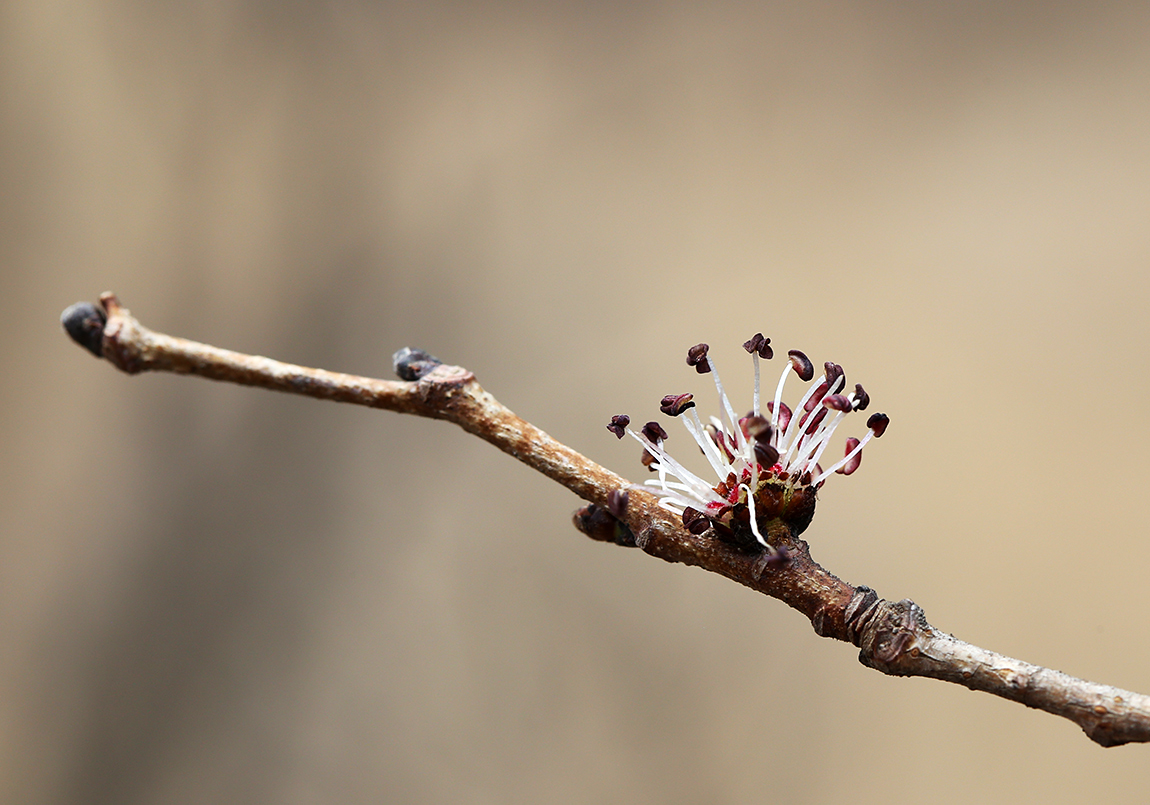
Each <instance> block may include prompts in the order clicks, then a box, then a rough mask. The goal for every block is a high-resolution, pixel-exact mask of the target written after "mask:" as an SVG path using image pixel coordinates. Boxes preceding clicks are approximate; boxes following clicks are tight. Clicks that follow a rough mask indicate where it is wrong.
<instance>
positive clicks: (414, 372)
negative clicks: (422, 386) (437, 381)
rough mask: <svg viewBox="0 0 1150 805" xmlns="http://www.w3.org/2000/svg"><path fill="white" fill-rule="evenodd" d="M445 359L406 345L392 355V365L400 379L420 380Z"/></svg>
mask: <svg viewBox="0 0 1150 805" xmlns="http://www.w3.org/2000/svg"><path fill="white" fill-rule="evenodd" d="M442 363H443V361H441V360H439V358H437V357H435V356H434V355H431V354H430V353H427V352H424V351H423V350H422V349H412V348H411V347H404V348H403V349H401V350H399V351H398V352H396V353H395V354H394V355H392V356H391V365H392V367H394V369H395V373H396V374H397V375H399V378H400V380H407V381H409V382H410V381H414V380H419V379H420V378H421V377H423V376H424V375H426V374H427V373H428V372H430V371H431V370H432V369H434V368H435V367H436V366H439V365H441V364H442Z"/></svg>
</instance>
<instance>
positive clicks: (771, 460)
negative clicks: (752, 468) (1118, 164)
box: [754, 442, 779, 467]
mask: <svg viewBox="0 0 1150 805" xmlns="http://www.w3.org/2000/svg"><path fill="white" fill-rule="evenodd" d="M754 451H755V461H757V462H759V466H761V467H773V466H775V465H776V464H778V463H779V451H778V450H776V449H775V448H774V447H771V445H769V444H767V443H766V442H755V447H754Z"/></svg>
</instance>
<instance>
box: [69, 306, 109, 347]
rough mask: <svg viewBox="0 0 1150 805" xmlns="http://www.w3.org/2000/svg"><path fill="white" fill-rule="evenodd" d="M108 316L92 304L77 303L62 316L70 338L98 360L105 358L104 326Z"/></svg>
mask: <svg viewBox="0 0 1150 805" xmlns="http://www.w3.org/2000/svg"><path fill="white" fill-rule="evenodd" d="M107 323H108V316H107V315H106V314H105V313H104V311H103V310H101V309H100V308H98V307H96V306H95V305H93V304H92V303H91V302H77V303H76V304H74V305H71V306H70V307H68V309H67V310H65V311H64V312H63V313H61V314H60V324H62V325H64V331H65V332H67V333H68V337H69V338H71V339H72V340H73V341H75V342H76V343H77V344H79V345H80V346H82V347H83V348H84V349H86V350H88V351H89V352H91V353H92V354H93V355H95V356H96V357H97V358H102V357H104V325H106V324H107Z"/></svg>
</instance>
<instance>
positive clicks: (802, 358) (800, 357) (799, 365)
mask: <svg viewBox="0 0 1150 805" xmlns="http://www.w3.org/2000/svg"><path fill="white" fill-rule="evenodd" d="M787 357H788V358H790V360H791V366H792V368H794V370H795V374H796V375H798V376H799V379H800V380H802V381H803V382H804V383H805V382H807V381H809V380H810V379H811V378H812V377H814V376H815V365H814V364H813V363H811V359H810V358H808V357H807V356H806V355H804V354H803V353H801V352H799V351H798V350H797V349H792V350H791V351H790V352H788V353H787Z"/></svg>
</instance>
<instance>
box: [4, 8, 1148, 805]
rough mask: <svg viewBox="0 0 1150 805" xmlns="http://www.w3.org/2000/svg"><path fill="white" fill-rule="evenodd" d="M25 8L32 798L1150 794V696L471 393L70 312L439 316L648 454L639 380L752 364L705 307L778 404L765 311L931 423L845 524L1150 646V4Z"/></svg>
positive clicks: (542, 419)
mask: <svg viewBox="0 0 1150 805" xmlns="http://www.w3.org/2000/svg"><path fill="white" fill-rule="evenodd" d="M0 15H2V16H0V82H2V83H0V182H2V187H3V192H2V194H0V210H2V215H0V266H2V269H0V271H3V277H4V284H3V287H4V290H5V293H6V294H7V299H8V302H7V304H6V305H5V313H4V315H3V316H2V317H0V334H2V338H3V343H4V344H5V348H4V350H3V351H2V354H0V362H2V376H3V378H4V381H5V383H4V385H5V391H4V393H3V395H2V396H0V399H2V405H3V409H2V410H3V419H2V428H3V431H2V436H0V439H2V444H0V450H2V453H3V457H2V466H3V477H4V481H3V485H2V487H0V509H2V511H3V525H0V800H2V801H4V802H20V803H73V802H76V803H78V802H84V803H153V802H165V803H202V802H234V803H330V802H340V803H359V802H364V803H367V802H405V803H406V802H412V803H439V802H475V803H488V802H489V803H507V802H523V803H528V802H530V803H536V802H590V801H596V802H628V803H631V802H660V803H676V802H681V803H698V802H707V803H741V802H825V801H831V800H837V799H839V798H846V797H851V798H852V799H853V801H856V802H898V801H930V802H934V803H949V802H965V801H969V799H970V798H972V797H973V798H976V799H978V800H979V801H987V802H1017V801H1042V802H1049V803H1059V802H1080V801H1084V800H1087V799H1089V801H1096V802H1108V803H1124V802H1130V803H1133V802H1139V803H1142V802H1145V797H1146V792H1147V790H1148V789H1150V754H1148V752H1150V749H1148V748H1147V747H1145V746H1128V747H1122V748H1116V749H1110V750H1103V749H1101V748H1099V747H1097V746H1095V745H1094V744H1092V743H1091V742H1089V741H1088V740H1087V739H1086V738H1085V737H1084V736H1083V735H1082V734H1081V733H1080V732H1079V730H1078V729H1077V728H1076V727H1074V726H1073V725H1071V724H1069V723H1068V722H1063V721H1061V720H1058V719H1055V718H1053V717H1050V716H1047V715H1044V714H1040V713H1035V712H1032V711H1029V710H1027V709H1025V708H1023V707H1020V706H1018V705H1015V704H1011V703H1007V702H1004V701H1001V700H998V699H993V698H990V697H988V696H984V695H979V694H974V693H971V692H969V691H967V690H965V689H962V688H959V687H956V686H952V685H946V684H943V683H939V682H932V681H927V680H900V679H892V678H887V677H884V676H882V675H880V674H877V673H875V672H873V671H870V670H867V669H865V668H863V667H861V666H860V665H859V664H858V663H857V661H856V659H855V651H854V650H853V649H852V648H851V647H849V646H846V645H844V644H838V643H832V642H830V641H825V640H821V639H819V638H818V637H816V636H815V635H814V633H813V632H812V630H811V628H810V625H809V624H808V623H807V622H806V621H805V620H804V619H802V618H801V617H800V616H798V615H797V614H796V613H794V612H792V611H790V610H787V609H786V608H785V607H783V606H782V605H780V604H779V603H777V602H775V601H772V600H769V599H766V598H762V597H760V596H757V595H755V594H753V593H751V592H750V591H748V590H745V589H742V588H740V587H738V586H737V585H734V584H731V583H730V582H727V581H726V580H724V579H721V578H719V577H717V576H713V575H710V574H706V573H703V572H700V571H698V570H694V569H690V568H684V567H679V566H671V565H666V564H664V563H662V562H658V561H655V560H652V559H651V558H650V557H647V556H645V555H643V554H642V553H640V552H638V551H627V550H623V549H619V548H615V547H612V546H606V545H603V544H599V543H593V542H591V541H590V540H588V539H586V538H585V537H582V536H581V535H579V534H578V533H576V532H575V531H574V530H573V529H572V528H571V526H570V521H569V518H570V513H571V512H572V511H573V510H574V509H575V508H576V507H577V506H578V505H579V501H577V500H576V499H575V498H574V497H573V496H572V495H571V494H570V493H568V492H567V491H566V490H564V489H562V488H559V487H557V486H556V485H554V484H552V483H551V482H549V481H547V480H546V479H544V478H542V477H541V476H538V475H536V474H534V473H532V472H530V471H529V470H527V469H525V468H523V467H522V466H520V465H518V464H516V463H515V462H514V461H513V460H511V459H510V458H508V457H507V456H504V455H502V454H500V453H498V452H497V451H495V450H494V449H492V448H491V447H490V446H488V445H486V444H484V443H481V442H479V441H478V440H476V439H473V438H471V437H469V436H466V435H465V434H464V433H462V432H461V431H459V430H458V429H456V428H454V427H453V426H450V425H447V424H445V423H441V422H432V421H426V420H419V419H414V418H405V417H401V416H398V415H394V414H389V413H384V412H378V411H370V410H366V409H357V408H354V407H350V406H340V405H334V404H325V403H318V402H315V401H313V400H308V399H303V398H292V397H288V396H286V395H277V394H272V393H268V392H264V391H258V390H251V389H242V388H234V387H228V386H224V385H220V384H215V383H210V382H207V381H202V380H197V379H191V378H185V377H174V376H158V375H157V376H138V377H127V376H124V375H121V374H119V373H117V372H116V371H114V370H113V369H112V368H111V367H109V366H108V365H106V364H102V363H100V362H98V361H96V360H94V359H93V358H92V357H91V356H89V355H88V354H86V353H84V352H83V351H81V350H79V349H77V348H76V347H75V346H73V345H72V344H71V343H70V342H69V341H68V340H67V339H66V338H65V337H64V336H63V334H62V333H61V331H60V328H59V324H58V315H59V313H60V311H61V310H62V309H63V308H64V307H65V306H67V305H68V304H70V303H72V302H75V301H77V300H81V299H87V300H94V299H95V298H96V296H97V295H98V293H99V292H101V291H104V290H114V291H116V292H117V293H118V294H119V295H120V297H121V299H122V300H123V301H124V303H125V304H126V305H128V306H129V307H130V308H131V309H132V310H133V312H134V313H135V314H136V315H137V316H138V317H139V318H140V319H141V320H142V321H143V322H144V323H145V324H147V325H149V326H152V327H154V328H156V329H161V330H164V331H166V332H169V333H173V334H178V335H184V336H187V337H191V338H196V339H199V340H204V341H208V342H210V343H214V344H217V345H220V346H225V347H229V348H233V349H238V350H243V351H249V352H255V353H260V354H265V355H270V356H273V357H277V358H280V359H283V360H288V361H292V362H296V363H303V364H308V365H318V366H322V367H325V368H329V369H335V370H341V371H348V372H353V373H358V374H367V375H376V376H385V377H386V376H389V374H390V355H391V353H392V352H393V351H394V350H395V349H397V348H399V347H401V346H405V345H413V346H419V347H423V348H425V349H428V350H430V351H432V352H433V353H435V354H437V355H439V356H440V357H442V358H444V359H446V360H448V361H450V362H453V363H458V364H462V365H464V366H467V367H469V368H470V369H472V370H473V371H475V372H476V373H477V375H478V376H479V379H480V381H481V382H482V383H483V385H484V386H485V387H486V388H487V389H488V390H490V391H492V392H493V393H494V394H495V395H496V396H497V397H499V398H500V399H501V400H502V401H503V402H505V403H506V404H508V405H509V406H511V407H512V408H513V409H515V410H516V411H517V412H519V413H520V414H522V415H523V416H525V417H527V418H528V419H530V420H531V421H533V422H534V423H536V424H537V425H539V426H540V427H542V428H544V429H545V430H547V431H549V432H550V433H551V434H553V435H554V436H555V437H557V438H558V439H560V440H562V441H564V442H566V443H568V444H570V445H572V446H573V447H575V448H576V449H579V450H581V451H583V452H585V453H587V454H588V455H590V456H591V457H593V458H595V459H597V460H599V461H600V462H601V463H604V464H606V465H607V466H609V467H611V468H613V469H615V470H617V471H620V472H623V473H625V474H628V475H629V476H630V477H632V478H637V479H639V478H641V477H642V472H641V468H640V467H639V464H638V451H637V448H636V446H635V445H634V444H633V443H630V442H627V441H625V442H617V441H616V440H615V439H614V438H613V437H611V435H610V434H608V433H607V432H606V431H605V430H604V427H603V426H604V424H605V423H606V421H607V419H608V418H609V417H610V416H611V415H612V414H615V413H619V412H624V411H625V412H628V413H630V414H631V415H632V416H633V417H635V418H636V419H639V420H640V421H643V420H645V419H647V418H649V417H652V416H654V415H655V414H656V406H657V400H658V399H659V397H661V396H662V395H663V394H667V393H670V392H682V391H694V392H696V393H698V395H699V397H700V400H701V401H703V405H704V409H705V410H706V409H707V408H710V407H711V405H712V402H711V400H712V399H713V398H712V396H711V393H710V391H709V390H708V388H707V384H706V379H705V378H699V377H698V376H697V375H695V374H694V373H693V372H692V371H691V370H689V369H688V368H687V367H686V366H685V364H684V363H683V356H684V350H685V349H686V348H687V347H688V346H690V345H691V344H693V343H696V342H698V341H708V342H710V343H711V344H712V355H713V356H714V357H715V358H716V359H717V361H718V363H719V366H720V368H721V370H722V373H723V377H724V379H725V382H726V383H727V385H728V386H729V387H730V388H731V390H732V393H733V395H735V397H736V399H741V400H744V401H745V402H746V401H749V397H748V396H747V395H748V394H749V390H750V384H751V380H750V364H749V361H748V360H747V358H746V355H745V353H743V352H742V350H741V349H740V347H739V345H740V344H741V343H742V341H743V340H745V339H746V338H747V337H749V336H750V335H751V334H752V333H753V332H755V331H756V330H762V331H764V332H765V333H766V334H767V335H770V336H771V337H772V338H773V339H774V343H775V344H776V346H778V347H779V348H781V349H784V350H785V349H788V348H801V349H803V350H805V351H806V352H807V353H808V354H809V355H810V356H811V357H812V358H813V359H814V360H815V361H818V362H821V361H824V360H835V361H837V362H839V363H841V364H842V365H843V366H844V367H845V368H846V371H847V374H848V378H849V379H850V380H851V381H852V382H853V381H861V382H863V383H864V384H865V385H866V387H867V389H868V390H869V391H870V393H871V395H872V398H873V399H874V407H875V408H876V409H877V410H884V411H886V412H888V413H889V414H890V416H891V420H892V424H891V427H890V430H889V431H888V433H887V435H886V436H885V437H884V438H883V439H882V441H881V442H878V443H876V444H874V445H873V446H872V447H871V448H868V450H867V453H866V459H865V461H864V462H863V465H862V468H861V470H860V471H859V472H858V473H857V474H856V475H854V476H852V477H851V478H849V479H844V478H841V477H836V478H832V479H831V480H830V481H829V482H828V484H827V485H826V487H825V488H824V490H823V494H822V497H821V503H820V507H819V512H818V515H817V517H816V519H815V522H814V524H813V525H812V527H811V529H810V531H809V532H808V537H809V539H810V541H811V542H812V545H813V551H814V553H815V556H816V557H817V558H818V559H820V560H821V561H822V562H823V563H824V564H826V565H827V566H828V567H829V568H831V569H832V570H834V571H835V572H836V573H838V574H839V575H841V576H843V577H844V578H846V579H848V580H850V581H852V582H855V583H865V584H869V585H870V586H872V587H875V588H876V589H878V591H879V592H880V593H882V594H883V595H885V596H886V597H888V598H901V597H907V596H909V597H912V598H914V599H915V600H916V601H917V602H918V603H919V604H921V605H922V606H923V607H924V608H925V609H926V612H927V615H928V616H929V617H930V618H931V620H932V622H933V623H935V624H936V625H937V626H939V627H940V628H942V629H946V630H948V631H952V632H954V633H956V634H958V635H959V636H961V637H963V638H965V639H967V640H970V641H972V642H975V643H978V644H980V645H984V646H987V647H989V648H994V649H996V650H999V651H1002V652H1005V653H1008V654H1012V655H1014V656H1018V657H1021V658H1023V659H1027V660H1030V661H1032V662H1036V663H1040V664H1044V665H1049V666H1053V667H1056V668H1059V669H1061V670H1064V671H1067V672H1070V673H1074V674H1076V675H1080V676H1085V677H1087V678H1091V679H1096V680H1098V681H1102V682H1107V683H1111V684H1115V685H1119V686H1122V687H1127V688H1132V689H1135V690H1140V691H1142V692H1150V611H1148V608H1147V606H1146V590H1147V586H1148V580H1150V578H1148V568H1150V540H1148V539H1147V528H1146V522H1147V519H1148V518H1150V496H1148V495H1147V494H1146V492H1145V490H1146V488H1147V484H1148V483H1150V466H1148V464H1147V461H1146V458H1145V455H1144V453H1143V451H1144V450H1145V449H1146V444H1147V440H1148V437H1150V417H1148V416H1147V414H1148V412H1150V400H1148V397H1150V379H1148V378H1150V372H1148V370H1150V348H1148V346H1147V329H1148V328H1147V314H1146V311H1147V308H1148V306H1150V280H1148V277H1150V271H1148V267H1150V220H1148V217H1150V216H1148V214H1150V103H1148V100H1147V99H1148V98H1150V6H1147V5H1146V4H1144V3H1132V2H1131V3H1099V4H1093V3H1092V4H1086V3H997V2H971V3H956V4H951V3H933V2H927V3H909V2H834V3H829V2H802V3H797V2H796V3H773V2H768V3H762V4H757V5H755V6H754V7H752V4H748V3H742V2H739V3H721V2H720V3H707V4H702V3H698V4H690V3H669V2H639V3H627V4H614V3H556V4H549V3H504V4H481V3H450V2H440V1H438V0H432V1H431V2H422V3H378V2H354V1H353V0H333V2H323V3H303V2H276V3H269V2H234V1H228V2H223V1H221V0H215V1H214V2H185V3H169V2H159V3H157V2H143V0H102V1H101V2H76V0H37V2H16V1H15V0H8V1H7V2H4V3H2V4H0ZM770 375H771V377H772V378H773V377H774V371H771V372H770ZM791 388H792V390H793V389H794V388H795V387H794V386H792V387H791ZM668 424H671V423H668ZM671 430H672V442H671V446H673V445H674V444H675V443H676V442H675V440H676V439H680V440H685V438H686V437H685V435H684V434H683V433H682V432H681V431H678V430H676V429H674V428H672V429H671ZM685 443H686V442H685V441H680V442H679V444H685Z"/></svg>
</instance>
